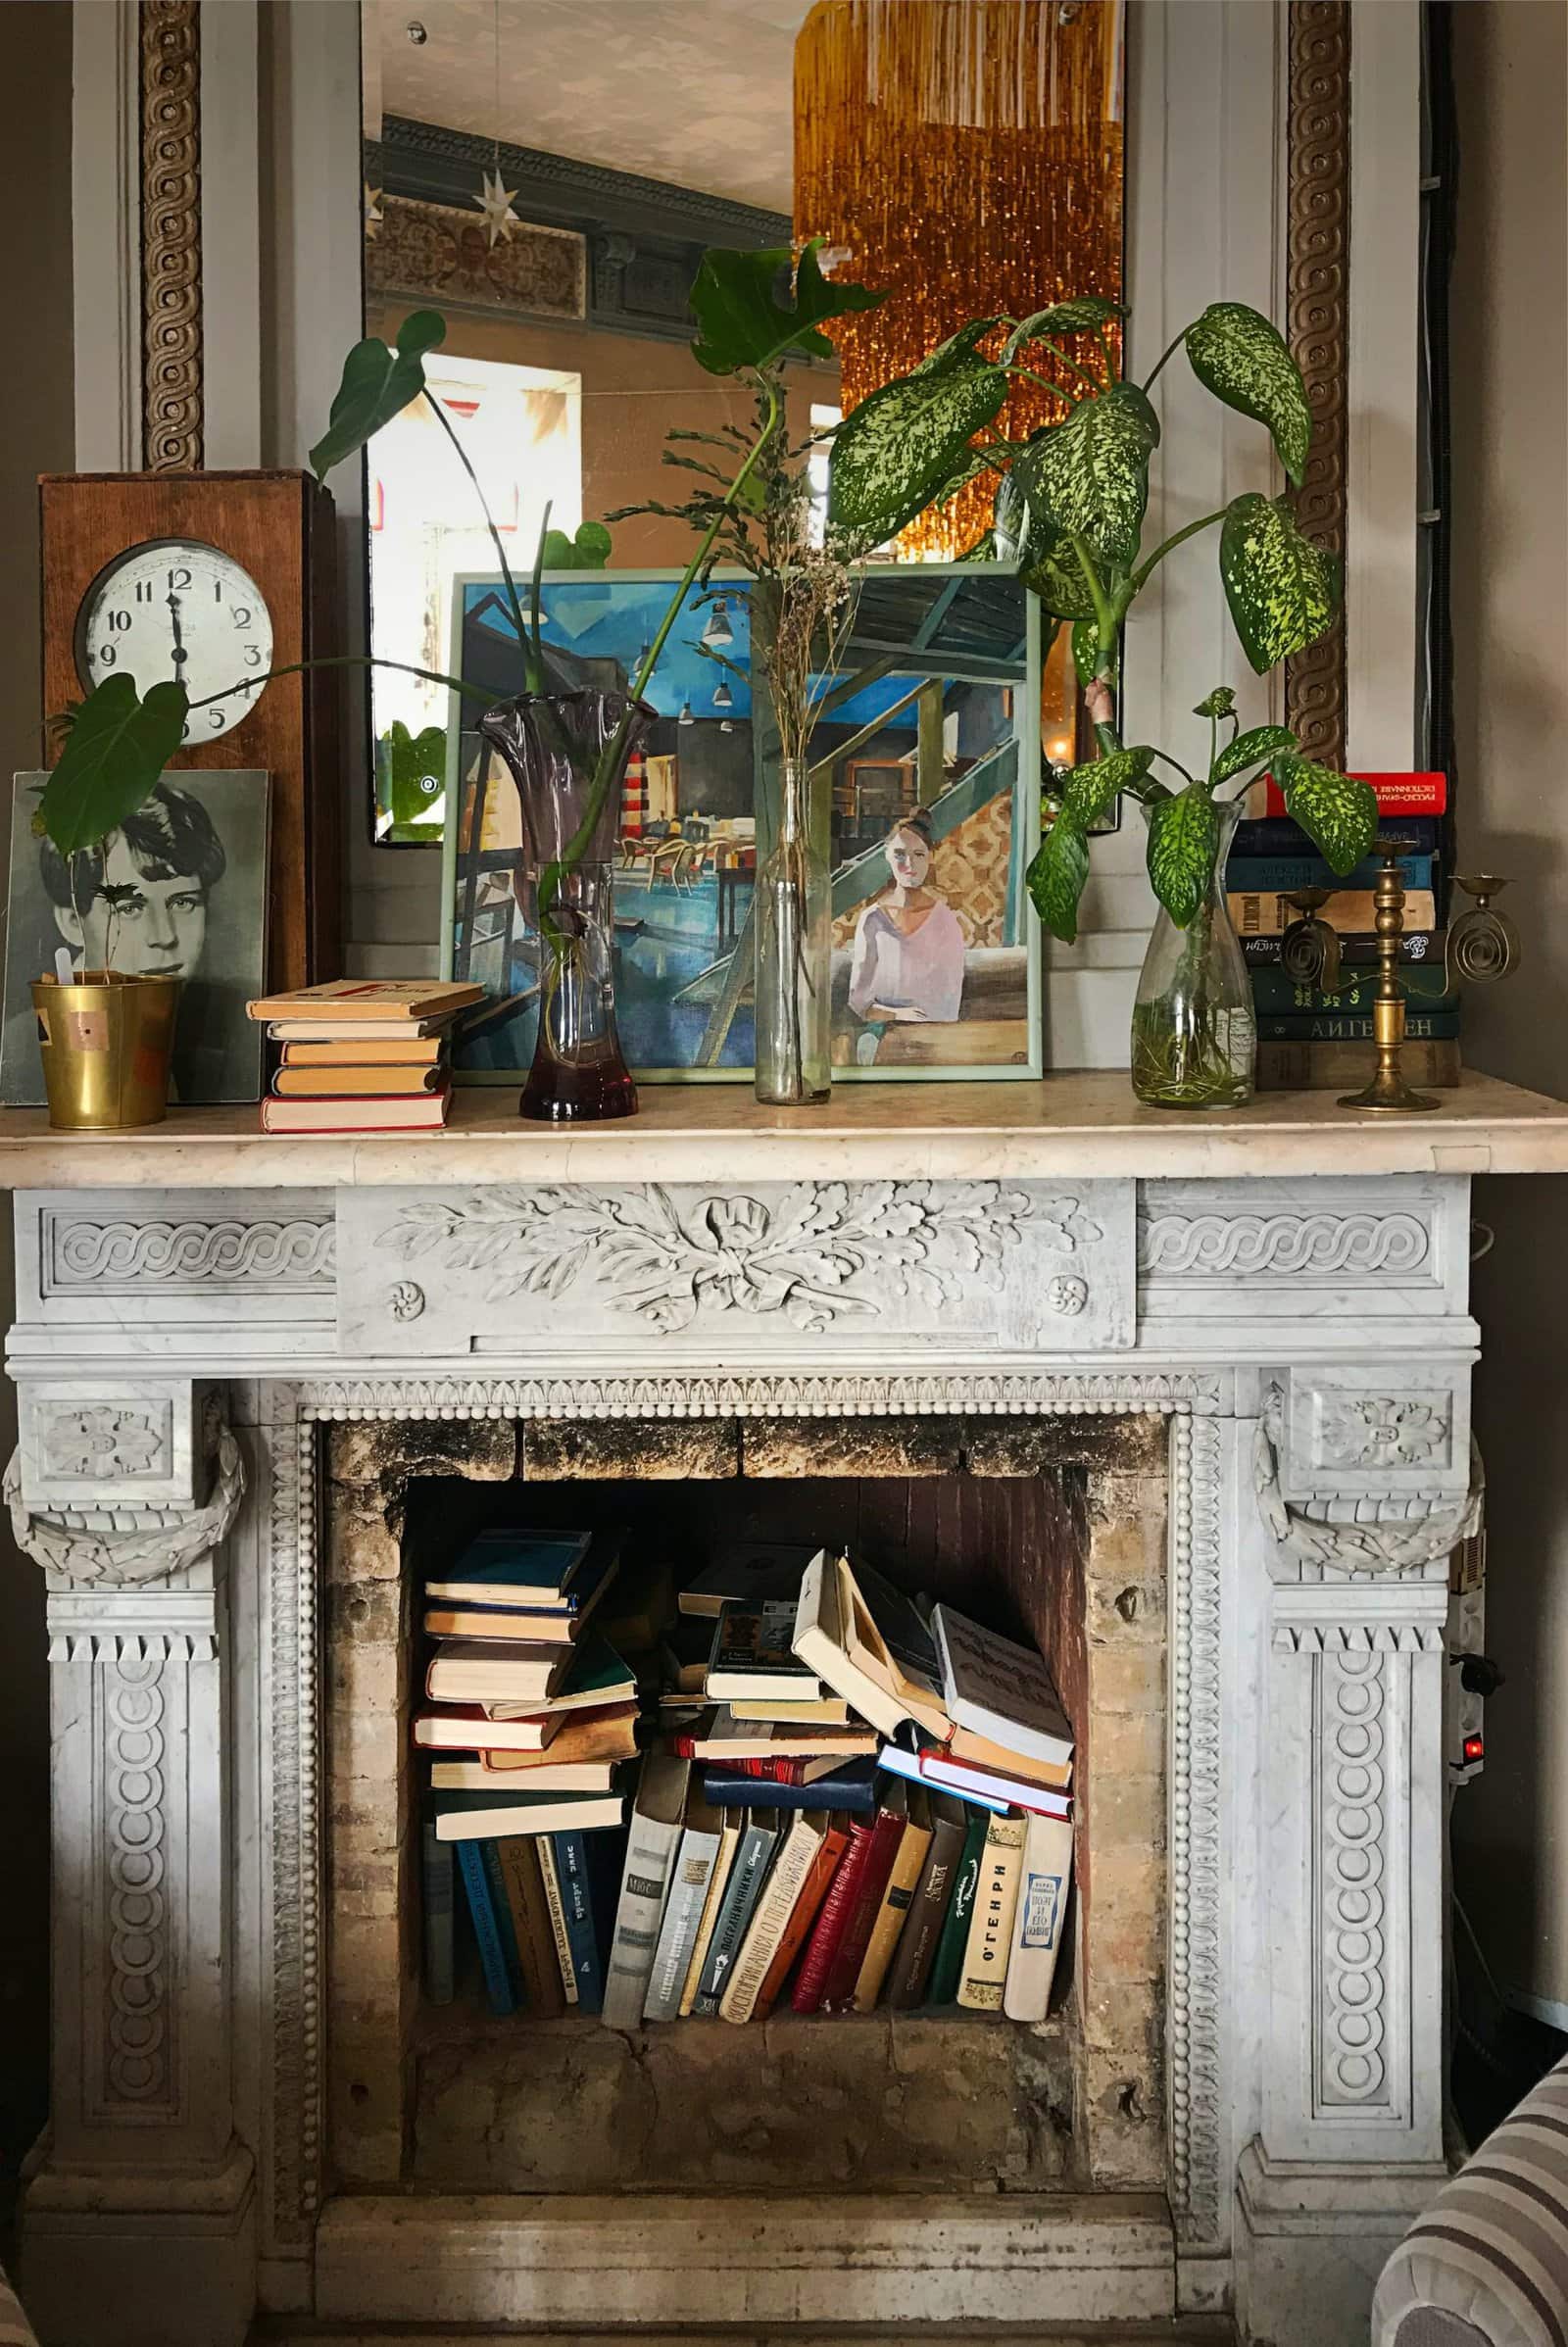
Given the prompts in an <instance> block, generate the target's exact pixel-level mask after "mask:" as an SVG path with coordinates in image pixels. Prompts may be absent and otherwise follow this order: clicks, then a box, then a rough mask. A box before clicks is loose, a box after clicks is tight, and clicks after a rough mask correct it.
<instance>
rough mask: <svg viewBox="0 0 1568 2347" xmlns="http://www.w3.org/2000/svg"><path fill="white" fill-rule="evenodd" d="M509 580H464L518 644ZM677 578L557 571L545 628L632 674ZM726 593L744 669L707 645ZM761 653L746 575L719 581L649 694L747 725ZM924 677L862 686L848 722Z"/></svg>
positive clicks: (733, 655)
mask: <svg viewBox="0 0 1568 2347" xmlns="http://www.w3.org/2000/svg"><path fill="white" fill-rule="evenodd" d="M499 584H500V582H499V581H495V582H492V581H490V580H486V579H469V580H466V581H465V585H464V611H465V615H466V614H467V613H468V612H471V611H473V610H474V609H475V608H476V607H477V606H478V605H480V604H484V603H489V606H490V608H489V609H488V610H487V611H485V615H484V619H483V621H482V624H483V625H484V626H485V627H487V628H494V630H495V632H496V633H497V634H498V635H504V636H505V637H507V639H508V640H509V641H515V629H514V628H513V626H512V625H511V623H510V620H509V619H508V616H507V613H506V612H505V611H504V610H503V609H501V608H500V607H499V605H498V604H497V603H496V602H495V600H494V598H495V594H496V589H497V587H498V586H499ZM673 584H674V582H673V580H671V579H650V578H638V577H635V576H631V577H623V576H617V575H616V574H615V573H613V572H606V571H595V572H591V573H588V574H586V575H585V574H582V573H576V574H574V575H572V576H569V577H565V578H562V577H560V576H558V577H556V578H554V579H552V578H549V577H547V578H546V579H545V580H544V582H543V584H542V586H541V589H540V604H541V608H542V611H543V621H542V626H541V633H542V635H543V638H544V641H545V643H546V644H547V645H549V644H553V645H556V646H558V647H559V648H560V649H561V650H562V651H563V652H572V653H575V654H577V656H578V657H579V658H580V659H582V660H615V661H617V662H618V664H619V666H620V667H621V669H622V670H623V671H624V672H625V674H626V675H627V677H628V678H629V677H630V675H631V673H632V671H633V670H634V669H635V668H636V666H637V664H638V662H639V660H641V659H642V657H643V653H644V651H645V649H646V647H647V646H648V645H649V644H651V643H652V642H653V639H654V636H655V634H656V632H657V631H658V628H659V623H660V621H661V620H662V618H663V615H664V612H665V611H666V610H667V608H668V605H669V595H670V588H671V587H672V585H673ZM720 597H722V600H723V606H724V617H725V618H726V619H727V621H728V623H729V627H730V630H731V632H732V634H733V637H734V641H733V643H730V644H725V645H723V646H721V647H719V648H718V649H721V650H722V652H723V654H724V658H725V659H726V660H733V661H734V663H735V667H736V668H739V669H740V670H741V671H742V673H741V674H740V675H739V676H737V675H736V674H735V673H734V670H733V669H730V668H725V667H721V666H720V665H719V663H718V661H716V660H710V659H708V658H706V656H705V655H704V654H703V653H701V652H700V651H699V650H698V649H697V647H698V645H699V644H700V642H701V641H702V638H703V634H704V631H705V629H707V628H708V627H709V626H710V624H711V621H712V619H713V617H714V614H715V613H716V612H717V610H718V603H719V599H720ZM750 660H751V611H750V607H749V604H748V601H747V593H746V583H745V581H744V580H737V581H730V582H725V583H724V584H723V585H719V584H717V583H716V582H715V585H714V586H713V587H712V588H711V589H710V590H709V592H708V593H707V594H706V595H705V594H704V593H703V592H702V590H701V589H700V588H696V587H694V588H692V589H691V591H690V593H689V594H688V595H687V597H686V600H685V603H684V605H683V607H682V610H681V612H680V616H679V617H678V618H677V619H676V621H675V624H674V626H673V628H672V629H671V630H670V633H669V638H668V641H667V642H666V644H665V646H664V649H663V652H662V655H661V656H660V661H659V666H658V668H657V669H656V670H655V672H654V677H653V681H652V683H651V684H650V685H649V686H648V689H647V693H646V695H645V698H646V699H647V700H649V701H650V702H652V704H653V706H654V708H655V709H658V710H659V712H660V714H661V716H664V717H674V716H678V715H679V713H680V711H681V709H682V707H683V706H684V705H685V703H686V702H688V701H689V702H690V703H691V706H692V714H693V716H696V717H726V716H727V717H729V718H731V719H733V720H734V721H735V722H736V723H737V724H739V723H743V722H745V721H747V720H748V719H749V718H750V716H751V713H752V688H751V684H750V681H749V666H750ZM917 681H918V680H917V679H916V678H914V677H912V676H899V675H893V676H882V677H878V678H877V680H876V682H875V683H874V684H870V685H867V686H866V687H865V689H864V690H863V691H862V692H859V693H857V694H856V695H855V696H854V698H853V700H850V701H846V702H841V703H840V704H839V706H838V707H837V708H836V709H834V711H833V721H834V723H835V724H838V725H845V726H852V727H853V726H858V725H864V724H867V723H868V722H869V721H870V719H871V718H873V717H879V716H881V715H882V713H883V711H884V710H886V709H889V708H891V706H892V704H893V703H894V702H896V701H901V700H903V698H904V696H905V695H906V694H907V692H908V691H909V688H910V686H911V685H912V684H913V683H915V682H917ZM726 684H727V685H728V687H729V689H730V692H731V693H732V695H733V696H734V705H733V707H732V708H729V709H726V708H724V707H723V705H722V704H720V705H719V706H718V707H716V708H715V706H714V702H713V696H714V694H715V692H716V691H717V690H718V688H719V686H720V685H726ZM888 723H889V725H890V726H903V727H906V728H907V730H908V731H909V732H911V733H912V732H913V731H914V727H915V708H914V705H913V703H911V704H910V705H909V707H908V708H907V709H903V710H901V711H900V712H899V714H898V715H897V716H896V717H890V718H889V719H888Z"/></svg>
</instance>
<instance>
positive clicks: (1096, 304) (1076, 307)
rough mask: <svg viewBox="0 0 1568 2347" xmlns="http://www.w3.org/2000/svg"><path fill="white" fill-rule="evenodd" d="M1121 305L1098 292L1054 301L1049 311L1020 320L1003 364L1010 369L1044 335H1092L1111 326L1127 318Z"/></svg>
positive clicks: (1004, 352) (1005, 350) (1036, 313)
mask: <svg viewBox="0 0 1568 2347" xmlns="http://www.w3.org/2000/svg"><path fill="white" fill-rule="evenodd" d="M1126 315H1127V312H1126V310H1125V309H1124V308H1123V306H1122V304H1121V303H1120V302H1107V301H1103V300H1102V298H1101V296H1100V295H1099V294H1098V293H1081V294H1075V295H1074V296H1073V298H1072V300H1071V301H1066V302H1053V303H1052V305H1051V307H1050V309H1049V310H1037V311H1036V312H1035V314H1034V316H1033V318H1022V319H1020V321H1019V323H1018V324H1017V325H1016V326H1014V328H1013V330H1012V332H1011V333H1010V334H1009V335H1008V337H1007V340H1006V344H1005V348H1004V350H1003V353H1002V364H1003V366H1004V367H1005V366H1007V365H1008V364H1009V363H1010V362H1011V361H1012V360H1013V359H1015V358H1016V357H1017V355H1018V353H1019V352H1020V351H1021V350H1022V349H1023V348H1024V347H1025V345H1026V344H1028V343H1031V342H1038V341H1039V339H1040V337H1041V335H1042V334H1089V333H1093V331H1094V329H1095V327H1096V326H1105V325H1109V323H1110V321H1111V319H1112V318H1125V317H1126Z"/></svg>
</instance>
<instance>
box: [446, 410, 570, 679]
mask: <svg viewBox="0 0 1568 2347" xmlns="http://www.w3.org/2000/svg"><path fill="white" fill-rule="evenodd" d="M424 396H425V398H426V400H427V401H428V402H429V405H430V412H431V414H432V415H433V416H434V417H435V419H436V421H437V423H438V424H439V425H440V426H441V429H442V430H443V432H445V434H446V436H447V438H448V439H449V440H450V441H451V443H452V445H453V447H454V448H455V449H456V451H457V456H458V463H459V464H460V465H462V466H463V469H464V471H465V472H466V474H467V476H468V479H469V481H470V483H471V484H472V488H473V494H474V496H475V497H476V498H477V499H478V500H479V511H480V512H481V513H483V515H484V525H485V528H486V529H487V530H488V531H489V532H490V542H491V544H492V545H493V546H494V548H495V550H496V561H497V562H499V563H500V564H501V575H502V577H503V578H504V579H505V580H506V582H507V600H508V602H509V603H510V604H511V606H512V621H513V625H514V626H515V629H516V631H517V642H518V643H519V644H520V645H522V646H523V648H524V652H525V653H526V647H527V634H526V631H525V628H524V625H523V617H522V599H521V597H520V596H519V595H518V593H517V582H516V580H515V578H514V577H513V575H512V565H511V563H510V562H508V561H507V550H506V548H505V547H504V546H503V545H502V543H501V532H500V530H499V529H498V528H497V527H496V520H495V515H494V514H493V513H491V511H490V507H489V505H488V503H487V501H486V498H485V493H484V491H483V490H482V489H481V488H480V486H479V475H478V474H477V473H476V472H475V471H474V469H473V466H472V465H470V464H469V462H468V452H467V450H466V448H465V447H464V445H463V443H462V441H461V440H460V439H459V438H458V435H457V433H456V432H455V431H454V430H453V428H452V418H451V417H450V416H448V415H447V413H446V411H445V410H444V409H443V407H442V405H441V402H440V401H439V400H438V399H437V398H436V396H435V393H434V392H433V391H432V390H431V389H430V386H429V384H428V383H426V384H425V385H424ZM543 543H544V534H543V532H542V531H541V533H540V544H541V545H543ZM533 690H534V691H536V692H537V690H538V687H537V686H535V687H534V688H533Z"/></svg>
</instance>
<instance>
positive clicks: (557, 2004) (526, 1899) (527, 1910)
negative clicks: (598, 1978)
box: [484, 1834, 566, 2020]
mask: <svg viewBox="0 0 1568 2347" xmlns="http://www.w3.org/2000/svg"><path fill="white" fill-rule="evenodd" d="M484 1847H485V1855H486V1857H487V1858H489V1857H491V1856H492V1855H493V1857H494V1861H495V1865H496V1867H497V1868H498V1870H499V1873H500V1880H501V1884H502V1888H503V1891H504V1894H505V1898H506V1903H507V1907H508V1910H509V1911H510V1915H511V1920H512V1935H513V1940H514V1943H515V1949H516V1959H517V1966H518V1971H519V1974H520V1978H521V1982H522V1999H523V2003H524V2004H525V2005H526V2006H527V2008H528V2010H529V2012H530V2013H537V2014H539V2015H541V2016H542V2017H543V2018H545V2019H546V2020H549V2019H553V2018H554V2017H555V2016H556V2015H557V2014H559V2013H563V2012H564V2010H565V2004H566V1998H565V1991H564V1988H563V1986H562V1980H561V1966H560V1964H559V1962H558V1960H557V1956H556V1935H555V1931H554V1930H553V1928H552V1926H551V1922H550V1910H549V1908H548V1906H547V1904H546V1902H545V1889H544V1879H543V1876H542V1875H541V1873H540V1868H539V1853H538V1851H537V1850H536V1849H535V1847H534V1845H533V1842H532V1841H531V1839H529V1837H528V1836H527V1835H525V1834H508V1835H506V1836H505V1838H504V1839H502V1840H499V1841H493V1842H487V1843H486V1844H485V1845H484ZM492 1887H493V1880H492Z"/></svg>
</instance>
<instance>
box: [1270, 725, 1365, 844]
mask: <svg viewBox="0 0 1568 2347" xmlns="http://www.w3.org/2000/svg"><path fill="white" fill-rule="evenodd" d="M1273 772H1274V779H1275V781H1276V782H1277V783H1278V784H1279V786H1280V789H1281V791H1282V792H1283V794H1284V798H1285V805H1286V807H1287V808H1288V810H1289V811H1290V813H1291V815H1292V816H1293V818H1294V819H1295V820H1296V821H1297V822H1298V823H1299V824H1300V826H1301V829H1302V830H1303V831H1304V832H1305V833H1306V835H1307V837H1308V839H1310V840H1311V841H1312V842H1313V843H1314V845H1315V846H1317V847H1318V848H1320V849H1321V850H1322V852H1323V855H1324V856H1325V858H1326V859H1327V861H1328V862H1329V864H1330V865H1331V866H1332V867H1333V869H1334V870H1335V871H1336V872H1348V871H1352V870H1353V869H1354V867H1355V866H1356V865H1357V864H1358V863H1359V862H1360V860H1361V858H1362V856H1369V855H1370V854H1371V852H1372V842H1373V839H1374V838H1375V836H1376V833H1377V828H1378V803H1377V798H1376V796H1375V794H1374V792H1373V790H1372V787H1371V785H1370V784H1369V783H1365V782H1357V781H1355V780H1354V779H1353V777H1352V776H1350V775H1348V774H1340V773H1337V772H1336V771H1335V769H1334V767H1333V766H1320V765H1317V764H1315V763H1314V762H1313V760H1312V759H1311V758H1300V757H1298V756H1297V755H1296V752H1295V749H1294V746H1293V748H1292V750H1291V751H1290V753H1288V754H1287V755H1286V756H1285V757H1282V758H1275V760H1274V767H1273Z"/></svg>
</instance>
